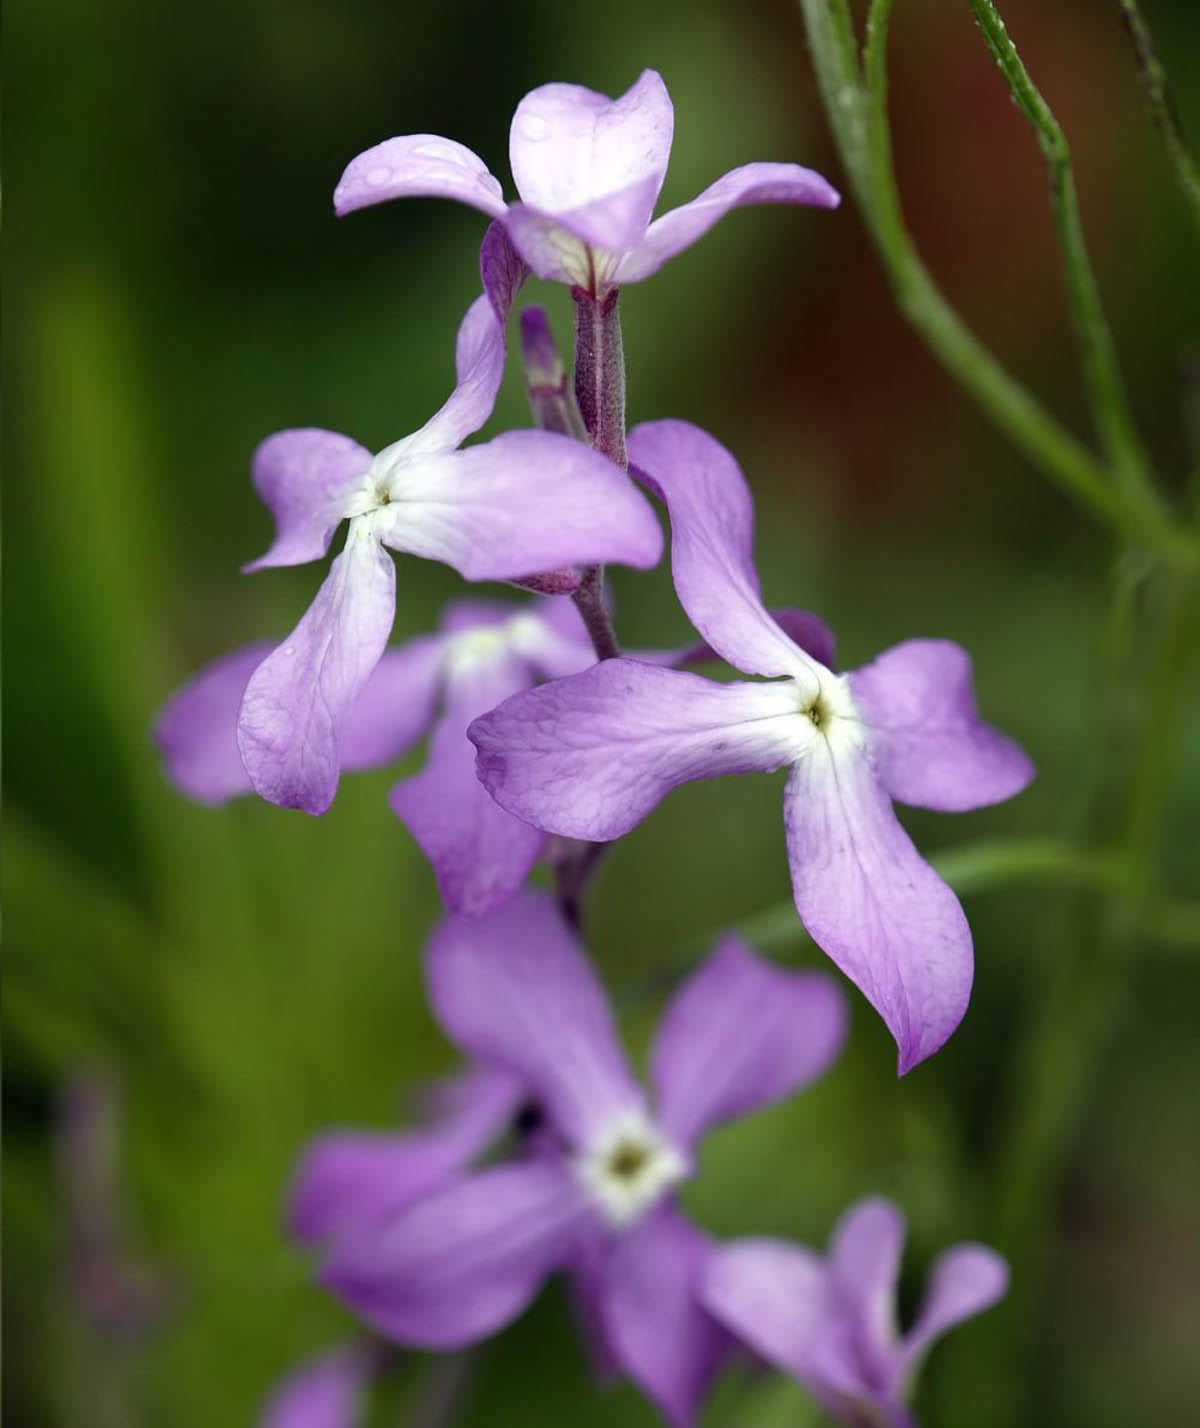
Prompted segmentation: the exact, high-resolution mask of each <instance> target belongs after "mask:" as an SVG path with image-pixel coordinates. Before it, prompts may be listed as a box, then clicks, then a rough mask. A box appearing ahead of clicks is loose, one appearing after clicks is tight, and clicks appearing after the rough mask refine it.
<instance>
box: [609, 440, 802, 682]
mask: <svg viewBox="0 0 1200 1428" xmlns="http://www.w3.org/2000/svg"><path fill="white" fill-rule="evenodd" d="M629 461H630V465H631V466H632V467H636V468H637V471H638V474H640V475H644V476H646V477H648V478H649V482H650V484H651V486H652V487H653V488H654V489H655V490H656V491H657V492H658V494H659V495H661V497H662V499H663V500H664V501H665V502H666V505H667V510H668V511H669V512H670V516H671V573H672V575H673V577H674V580H675V591H676V593H677V594H678V596H679V602H680V604H681V605H682V606H683V608H684V610H686V611H687V615H688V618H689V619H690V620H691V622H692V624H693V625H695V627H696V628H697V629H698V630H699V631H700V633H701V634H702V635H703V636H704V638H705V639H706V640H707V641H708V643H709V644H710V645H711V646H712V648H713V649H714V650H716V652H717V653H718V654H719V655H720V656H721V658H722V659H724V660H727V661H728V662H729V663H730V664H731V665H733V666H734V668H735V669H740V670H742V671H743V672H744V673H746V674H764V675H779V674H789V675H792V676H797V675H798V676H799V677H801V678H804V676H805V672H806V671H807V670H808V669H809V668H810V666H811V661H810V660H809V658H808V657H807V656H806V655H805V654H803V653H802V652H801V651H800V650H799V649H798V648H797V646H796V645H795V644H793V642H792V641H791V640H790V639H789V638H788V637H787V635H785V634H784V633H783V631H782V630H781V629H780V628H779V626H778V624H776V622H775V620H774V619H772V617H771V616H770V615H769V614H768V613H767V610H766V607H765V606H764V605H763V602H762V596H761V595H760V594H759V586H758V574H757V572H756V571H755V569H754V555H753V545H754V503H753V501H752V500H751V498H750V490H749V487H748V486H747V485H746V481H745V478H744V477H743V475H742V473H741V471H740V470H739V469H738V464H737V462H736V461H735V460H734V459H733V457H732V456H731V455H730V453H729V452H728V451H726V450H725V448H724V447H723V446H722V445H721V444H720V442H718V441H716V440H714V439H713V438H712V437H711V436H709V434H708V433H707V432H706V431H701V430H700V428H699V427H697V426H693V425H692V424H691V423H690V422H686V421H652V422H643V423H642V425H641V426H638V427H635V428H634V429H633V431H631V432H630V433H629ZM813 692H814V693H815V685H814V690H813Z"/></svg>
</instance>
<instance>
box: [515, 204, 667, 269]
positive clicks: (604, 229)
mask: <svg viewBox="0 0 1200 1428" xmlns="http://www.w3.org/2000/svg"><path fill="white" fill-rule="evenodd" d="M657 192H658V185H657V184H656V183H655V181H654V180H653V179H644V180H642V181H641V182H640V183H635V184H632V185H630V187H628V188H623V189H618V190H616V191H615V192H614V193H608V194H605V195H604V196H603V197H602V198H596V199H593V200H592V201H591V202H590V203H586V204H583V205H582V206H581V207H579V208H571V209H565V210H561V211H555V212H550V213H548V212H546V211H545V210H544V209H542V208H537V207H535V206H534V205H532V204H528V203H514V204H513V205H512V206H511V207H510V208H509V210H508V212H507V213H506V214H505V215H504V219H503V223H504V227H505V230H506V231H507V233H508V236H509V238H510V239H511V240H512V243H513V246H514V248H516V249H517V251H518V252H519V253H520V254H521V257H522V258H523V259H524V260H525V262H526V263H528V264H529V266H530V268H532V269H533V271H534V272H535V273H536V274H537V275H538V277H539V278H541V279H542V280H543V281H544V282H552V283H571V284H574V285H576V286H578V287H582V288H584V289H586V290H587V291H588V292H599V291H600V290H602V289H603V288H605V287H608V286H610V279H611V277H612V275H613V274H614V273H615V272H616V271H617V268H618V263H619V260H618V259H617V258H616V257H615V256H613V255H614V254H618V253H622V252H624V251H625V250H626V249H628V248H630V247H632V246H633V245H634V244H635V243H637V242H638V241H639V240H640V239H641V237H642V234H643V233H644V232H645V229H646V218H647V216H648V211H649V209H651V208H653V206H654V199H655V197H656V195H657Z"/></svg>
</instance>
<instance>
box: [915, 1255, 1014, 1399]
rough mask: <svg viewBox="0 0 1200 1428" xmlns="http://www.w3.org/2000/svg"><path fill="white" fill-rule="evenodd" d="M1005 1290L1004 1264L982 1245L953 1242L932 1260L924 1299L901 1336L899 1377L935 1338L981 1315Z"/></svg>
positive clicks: (1006, 1281) (1006, 1272) (1006, 1280)
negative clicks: (956, 1243)
mask: <svg viewBox="0 0 1200 1428" xmlns="http://www.w3.org/2000/svg"><path fill="white" fill-rule="evenodd" d="M1007 1292H1008V1265H1007V1264H1006V1263H1005V1262H1004V1260H1003V1259H1002V1258H1001V1257H1000V1256H999V1255H998V1254H997V1253H996V1252H995V1250H991V1249H988V1247H987V1246H986V1245H975V1244H964V1245H955V1246H954V1248H953V1249H948V1250H946V1252H945V1253H944V1254H941V1255H939V1256H938V1258H937V1259H936V1260H935V1261H934V1265H933V1269H932V1271H931V1273H930V1278H929V1288H928V1289H927V1290H926V1291H925V1302H924V1303H923V1304H922V1305H921V1312H920V1313H919V1314H918V1315H917V1320H916V1323H914V1324H913V1326H912V1328H911V1329H910V1330H909V1332H908V1333H907V1334H906V1335H905V1338H904V1342H903V1344H902V1346H901V1354H900V1379H901V1381H903V1380H904V1379H906V1378H907V1377H908V1376H909V1375H910V1374H911V1373H912V1371H913V1369H914V1368H915V1366H916V1364H917V1362H918V1360H919V1359H920V1358H921V1356H922V1355H923V1354H924V1353H925V1351H926V1350H927V1349H928V1348H929V1346H930V1344H932V1343H933V1341H934V1340H935V1339H938V1338H940V1337H941V1336H942V1335H943V1334H944V1333H945V1332H946V1330H947V1329H952V1328H953V1327H954V1326H955V1324H961V1323H962V1322H963V1320H964V1319H970V1318H972V1317H973V1316H974V1315H976V1314H982V1313H983V1311H984V1310H985V1309H990V1308H991V1307H992V1305H993V1304H997V1303H999V1301H1000V1300H1001V1299H1003V1298H1004V1296H1005V1294H1006V1293H1007Z"/></svg>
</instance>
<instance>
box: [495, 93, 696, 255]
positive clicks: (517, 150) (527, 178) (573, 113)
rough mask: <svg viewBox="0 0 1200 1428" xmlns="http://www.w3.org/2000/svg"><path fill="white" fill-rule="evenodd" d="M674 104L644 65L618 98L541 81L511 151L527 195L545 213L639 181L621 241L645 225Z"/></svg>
mask: <svg viewBox="0 0 1200 1428" xmlns="http://www.w3.org/2000/svg"><path fill="white" fill-rule="evenodd" d="M673 125H674V111H673V109H672V107H671V99H670V96H669V95H668V94H667V89H666V85H664V84H663V82H662V79H661V78H660V77H659V75H657V74H656V73H655V72H654V71H653V70H650V69H648V70H644V71H643V72H642V74H641V75H640V76H639V77H638V80H637V82H636V83H635V84H634V85H633V86H632V87H631V88H630V89H628V90H627V91H626V92H625V93H624V94H623V95H621V97H620V98H619V99H609V98H608V97H607V95H604V94H596V93H595V92H594V91H592V90H590V89H584V88H582V87H581V86H579V85H577V84H544V85H542V86H541V88H539V89H535V90H533V91H532V92H531V93H529V94H527V95H526V96H525V98H524V99H522V100H521V102H520V104H519V105H518V106H517V112H516V113H515V114H514V116H513V122H512V131H511V133H510V136H509V158H510V161H511V163H512V171H513V178H514V179H515V180H516V184H517V191H518V192H519V193H520V195H521V197H522V199H523V200H524V201H525V202H526V203H527V204H531V205H532V206H533V207H535V208H540V209H543V210H544V211H545V212H547V213H552V214H553V213H563V212H567V211H569V210H571V209H577V208H582V207H583V206H584V205H586V204H590V203H592V202H593V201H594V200H596V199H598V198H603V197H605V196H606V195H608V194H611V193H615V192H617V191H618V190H621V189H628V188H631V187H634V186H636V185H641V186H643V187H644V190H645V197H644V198H643V200H642V204H641V208H640V211H639V212H637V213H636V214H633V215H631V218H632V220H633V222H632V224H631V225H630V226H629V228H628V233H627V235H616V236H624V241H621V242H614V243H610V244H606V245H604V246H609V247H610V248H612V249H613V250H614V251H621V250H622V249H624V248H625V247H628V246H630V242H631V241H634V240H636V238H639V237H640V236H641V234H642V233H644V232H645V229H646V225H647V223H649V221H650V215H651V213H652V212H653V211H654V202H655V199H657V197H658V192H659V189H660V188H661V187H662V181H663V176H664V175H665V174H666V171H667V161H668V159H669V158H670V154H671V133H672V128H673Z"/></svg>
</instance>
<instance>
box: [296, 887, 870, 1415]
mask: <svg viewBox="0 0 1200 1428" xmlns="http://www.w3.org/2000/svg"><path fill="white" fill-rule="evenodd" d="M426 965H427V975H428V981H429V987H430V996H431V1002H432V1005H433V1008H434V1011H435V1013H436V1015H437V1017H438V1019H439V1021H440V1022H441V1024H442V1026H443V1028H444V1029H445V1031H446V1033H447V1035H448V1036H449V1037H450V1038H451V1040H452V1041H454V1042H455V1043H456V1044H457V1045H458V1046H459V1047H460V1048H461V1049H462V1050H463V1051H464V1052H465V1053H466V1055H468V1056H469V1057H470V1058H471V1059H472V1061H473V1063H474V1064H475V1065H476V1066H487V1067H493V1068H501V1069H503V1070H504V1071H506V1072H507V1073H509V1074H510V1075H512V1076H513V1077H515V1078H516V1079H517V1080H518V1081H519V1082H520V1084H521V1085H522V1086H523V1087H524V1088H525V1094H526V1098H527V1103H528V1105H529V1107H530V1109H531V1110H533V1111H534V1114H533V1115H531V1116H529V1117H527V1118H526V1120H527V1125H526V1135H525V1137H524V1139H523V1141H522V1142H521V1145H520V1146H519V1147H518V1150H517V1153H516V1155H515V1157H514V1158H513V1159H511V1160H509V1161H506V1162H503V1163H500V1164H494V1165H491V1166H489V1167H488V1168H486V1169H483V1170H479V1171H477V1172H475V1173H474V1174H469V1175H465V1176H461V1177H458V1178H456V1179H455V1180H453V1181H452V1182H450V1183H448V1184H446V1185H445V1186H444V1187H443V1188H441V1189H438V1190H434V1191H433V1192H432V1193H430V1194H427V1195H424V1196H423V1197H422V1198H421V1199H419V1200H418V1201H417V1202H416V1203H415V1204H413V1205H411V1206H410V1207H409V1208H408V1209H406V1210H403V1211H401V1212H400V1213H398V1214H395V1215H392V1216H389V1217H386V1218H383V1219H380V1218H378V1217H376V1218H374V1219H372V1220H371V1221H370V1222H369V1223H367V1224H366V1225H364V1226H363V1227H362V1228H361V1229H360V1230H358V1231H352V1230H351V1229H350V1228H349V1227H348V1226H346V1225H345V1224H343V1227H342V1229H341V1230H340V1232H339V1234H338V1235H337V1237H336V1239H335V1241H334V1244H333V1247H332V1252H331V1254H330V1256H329V1258H328V1261H327V1263H326V1265H325V1267H324V1270H323V1272H322V1279H323V1281H324V1282H325V1283H326V1284H327V1285H328V1286H329V1287H330V1288H332V1289H333V1290H334V1291H335V1292H336V1293H337V1294H338V1295H339V1296H340V1297H341V1298H342V1299H343V1300H345V1302H346V1303H347V1304H348V1305H349V1306H350V1307H351V1308H352V1309H354V1310H355V1311H356V1312H357V1313H358V1314H360V1315H361V1316H362V1317H363V1318H364V1319H365V1320H366V1321H367V1323H368V1324H369V1325H370V1326H371V1327H372V1328H373V1329H374V1330H376V1331H377V1332H378V1333H380V1334H382V1335H384V1336H385V1337H387V1338H390V1339H394V1340H396V1341H398V1342H400V1343H403V1344H408V1345H413V1346H417V1347H423V1348H432V1349H454V1348H459V1347H462V1346H463V1345H466V1344H470V1343H473V1342H476V1341H478V1340H480V1339H483V1338H486V1337H487V1336H489V1335H491V1334H494V1333H496V1332H497V1331H498V1330H499V1329H501V1328H503V1327H504V1326H505V1325H506V1324H508V1323H509V1322H511V1321H512V1320H513V1319H515V1318H516V1317H517V1316H518V1315H519V1314H520V1313H521V1312H522V1311H523V1310H524V1309H525V1307H526V1306H527V1305H528V1303H529V1302H530V1301H531V1300H532V1299H533V1297H534V1296H535V1295H536V1293H537V1292H538V1289H539V1288H540V1286H541V1284H542V1283H543V1281H544V1280H545V1279H546V1278H547V1277H548V1276H549V1275H550V1274H552V1273H553V1272H555V1271H559V1270H562V1271H566V1272H567V1273H568V1274H570V1275H571V1276H572V1279H573V1281H574V1286H575V1289H576V1293H577V1295H578V1296H579V1298H580V1299H581V1301H582V1306H583V1308H584V1310H585V1320H586V1322H587V1324H588V1325H589V1326H592V1327H593V1330H594V1332H595V1333H596V1334H597V1335H598V1339H599V1342H598V1344H597V1345H596V1347H597V1348H598V1350H599V1351H600V1355H601V1356H602V1357H603V1358H604V1360H605V1361H606V1362H608V1363H611V1364H612V1365H613V1366H615V1367H616V1368H617V1369H619V1370H620V1371H621V1372H623V1373H625V1374H627V1375H628V1376H629V1377H630V1378H632V1379H633V1380H635V1381H636V1382H637V1383H638V1384H639V1385H640V1386H641V1387H642V1389H643V1390H644V1391H645V1392H646V1393H647V1394H648V1395H649V1396H650V1397H651V1398H652V1399H653V1400H654V1401H655V1403H657V1404H658V1406H659V1407H660V1409H661V1410H662V1411H663V1413H664V1414H665V1415H666V1416H667V1418H668V1419H669V1420H670V1421H671V1422H672V1423H673V1424H677V1425H685V1424H689V1423H691V1422H692V1420H693V1417H694V1415H695V1413H696V1411H697V1408H698V1407H699V1405H700V1403H701V1401H702V1399H703V1396H704V1393H705V1391H706V1389H707V1387H708V1384H709V1382H710V1381H711V1378H712V1375H713V1374H714V1373H715V1371H716V1369H717V1368H718V1367H719V1365H720V1363H721V1361H722V1358H723V1356H724V1351H725V1349H726V1347H727V1344H728V1340H727V1338H726V1335H725V1333H724V1331H723V1330H721V1329H720V1328H719V1327H718V1326H717V1324H716V1323H715V1322H714V1321H713V1320H712V1319H711V1317H710V1316H709V1315H708V1314H707V1313H706V1311H705V1310H704V1309H703V1308H702V1307H701V1306H700V1304H699V1301H698V1299H697V1297H696V1296H697V1292H698V1288H699V1283H700V1279H701V1276H702V1274H703V1271H704V1267H705V1265H706V1263H707V1260H708V1256H709V1252H710V1242H709V1240H708V1238H707V1236H706V1235H704V1234H703V1233H702V1232H701V1231H700V1230H699V1229H697V1228H696V1227H695V1226H694V1225H693V1224H692V1223H691V1222H690V1221H689V1220H687V1219H686V1218H685V1217H684V1216H683V1215H682V1214H681V1212H680V1210H679V1209H678V1207H677V1205H676V1199H675V1192H676V1189H677V1187H678V1186H679V1184H680V1183H681V1182H682V1181H684V1180H685V1179H687V1178H688V1177H689V1176H691V1175H692V1174H693V1173H694V1170H695V1158H696V1153H697V1148H698V1145H699V1142H700V1140H701V1139H702V1138H703V1136H704V1135H705V1133H706V1132H707V1131H709V1130H710V1129H712V1128H713V1127H714V1126H716V1125H719V1124H721V1123H722V1122H724V1121H728V1120H732V1119H735V1118H737V1117H739V1116H744V1115H746V1114H748V1113H750V1112H752V1111H754V1110H755V1109H757V1108H759V1107H762V1106H766V1105H769V1104H771V1103H773V1102H776V1101H780V1100H782V1099H784V1098H785V1097H787V1096H789V1095H791V1094H792V1093H793V1092H794V1091H796V1090H797V1089H798V1088H799V1087H801V1086H803V1085H805V1084H807V1083H808V1082H810V1081H812V1080H814V1079H815V1078H816V1077H818V1076H820V1075H821V1074H822V1073H823V1072H824V1071H825V1070H826V1069H827V1068H828V1067H829V1066H830V1064H831V1063H832V1062H833V1060H834V1059H835V1058H836V1056H837V1054H838V1052H839V1051H840V1049H841V1045H842V1041H843V1039H844V1035H845V1010H844V1005H843V1002H842V998H841V995H840V993H839V991H838V989H837V987H836V986H835V985H834V984H833V983H832V982H831V981H830V980H829V979H828V978H826V977H825V976H823V975H822V974H820V973H815V972H788V971H784V970H782V969H780V968H777V967H774V966H772V965H771V964H769V963H767V962H764V961H762V960H761V959H760V958H758V957H757V956H756V955H755V954H754V953H753V952H751V951H750V950H749V949H748V948H747V947H745V946H744V945H743V944H742V943H741V942H739V941H738V940H737V939H736V938H734V937H728V938H726V939H725V940H724V941H723V942H722V943H721V944H720V945H719V946H718V948H717V950H716V951H715V952H714V953H713V954H712V956H711V957H709V958H708V960H707V961H706V962H704V963H703V964H702V966H701V967H700V968H699V969H698V970H697V971H696V972H695V973H693V975H692V976H691V977H690V978H689V979H688V980H687V982H686V983H685V984H684V985H683V987H682V988H681V989H680V990H679V992H678V993H677V994H676V996H675V998H674V999H673V1001H672V1002H671V1004H670V1005H669V1006H668V1008H667V1011H666V1013H665V1015H664V1018H663V1020H662V1022H661V1024H660V1026H659V1029H658V1033H657V1036H656V1038H655V1041H654V1045H653V1049H652V1052H651V1057H650V1081H651V1085H652V1087H653V1092H654V1095H653V1100H652V1102H651V1101H649V1100H648V1099H647V1097H646V1095H645V1094H644V1092H643V1091H642V1089H641V1088H640V1087H639V1085H638V1084H637V1082H636V1081H635V1080H634V1077H633V1075H632V1072H631V1070H630V1068H629V1064H628V1062H627V1061H626V1058H625V1056H624V1053H623V1052H622V1050H621V1047H620V1044H619V1042H618V1040H617V1035H616V1031H615V1028H614V1025H613V1021H612V1016H611V1013H610V1011H609V1007H608V1003H607V1001H606V999H605V996H604V993H603V990H602V988H601V986H600V984H599V982H598V981H597V979H596V976H595V974H594V972H593V970H592V968H591V966H590V964H589V962H588V960H587V958H586V956H585V955H584V952H583V950H582V948H581V947H580V946H579V945H578V943H577V942H576V940H575V938H574V936H573V934H572V933H571V931H570V930H569V929H568V927H567V926H566V924H565V922H564V921H563V919H562V916H561V914H560V913H559V911H558V910H557V908H556V906H555V904H554V903H553V901H552V900H551V899H549V898H548V897H546V896H544V895H542V894H540V893H536V892H532V891H528V890H527V891H525V892H522V893H519V894H518V895H517V896H516V897H515V898H514V899H513V900H512V901H511V902H510V903H508V905H507V906H506V907H504V908H503V909H502V910H501V911H499V912H496V913H493V914H491V915H489V916H488V917H486V918H482V919H477V920H468V919H463V918H450V919H448V920H447V921H446V922H444V923H443V924H442V925H441V927H440V928H439V929H438V930H437V931H436V932H435V933H434V936H433V938H432V939H431V942H430V944H429V948H428V951H427V963H426Z"/></svg>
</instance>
